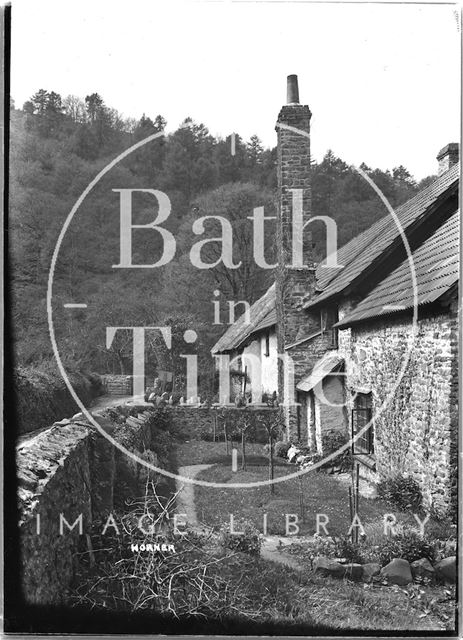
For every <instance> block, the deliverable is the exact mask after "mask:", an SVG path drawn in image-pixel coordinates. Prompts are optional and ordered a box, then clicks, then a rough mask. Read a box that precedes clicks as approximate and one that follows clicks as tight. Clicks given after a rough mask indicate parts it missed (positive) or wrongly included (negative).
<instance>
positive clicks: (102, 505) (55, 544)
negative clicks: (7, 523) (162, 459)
mask: <svg viewBox="0 0 463 640" xmlns="http://www.w3.org/2000/svg"><path fill="white" fill-rule="evenodd" d="M153 415H154V410H153V409H149V408H147V407H146V406H141V407H138V408H137V407H134V406H130V405H128V406H125V407H119V408H114V409H111V410H109V411H106V412H98V413H95V414H93V416H94V417H95V419H96V420H97V422H98V423H99V424H100V426H101V427H102V428H103V429H104V430H105V431H107V432H108V433H110V434H111V436H112V437H113V438H114V439H115V440H116V441H117V442H119V443H121V444H123V445H124V447H126V448H127V449H128V450H129V451H133V452H135V453H136V454H137V455H138V456H139V457H143V456H144V455H145V451H146V450H147V449H149V447H150V446H151V444H152V443H151V432H152V428H153V427H155V424H153ZM154 461H155V460H154ZM142 468H143V467H142V465H140V464H139V463H137V462H136V461H134V460H132V459H131V458H130V457H129V456H127V455H126V454H125V453H122V452H120V451H119V450H118V449H116V447H114V445H113V444H112V443H111V442H109V441H108V440H107V439H106V438H105V437H104V436H102V435H101V434H100V433H99V431H98V430H97V429H96V428H95V427H94V426H92V425H91V424H89V423H88V422H86V421H85V419H84V418H83V417H82V415H81V414H80V415H78V416H76V417H75V418H74V419H72V420H62V421H61V422H58V423H55V424H54V425H53V426H52V427H50V428H48V429H46V430H44V431H41V432H39V433H38V434H37V435H35V436H34V437H31V438H29V439H27V440H24V441H23V442H22V443H21V444H19V445H18V447H17V477H18V510H19V514H20V521H19V538H20V556H21V558H20V562H21V571H20V573H21V583H22V592H23V596H24V598H25V600H26V602H28V603H30V604H53V603H59V602H61V600H62V599H63V597H64V595H65V593H66V591H67V589H68V588H69V585H70V584H71V581H72V577H73V575H74V571H75V553H76V551H77V549H78V545H79V538H82V535H84V536H85V535H86V531H87V532H88V531H89V528H90V525H91V523H92V521H94V520H95V519H96V518H101V517H102V516H103V515H104V514H107V513H109V512H111V511H112V509H113V505H114V488H115V487H116V486H117V482H118V479H120V476H121V475H122V476H123V477H124V479H125V480H126V479H127V478H128V477H129V478H132V481H133V485H134V486H136V482H137V480H138V479H139V476H140V473H141V469H142ZM63 518H65V521H64V520H63ZM67 523H68V524H67ZM70 527H72V529H70Z"/></svg>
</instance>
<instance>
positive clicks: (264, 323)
mask: <svg viewBox="0 0 463 640" xmlns="http://www.w3.org/2000/svg"><path fill="white" fill-rule="evenodd" d="M249 319H250V322H246V320H247V317H246V313H243V315H241V316H240V317H239V318H238V320H237V321H236V322H234V323H233V324H232V325H230V326H229V327H228V329H227V331H225V333H224V334H223V336H222V337H221V338H220V339H219V340H218V341H217V342H216V343H215V345H214V346H213V347H212V349H211V352H212V354H215V353H224V352H226V351H233V350H234V349H237V348H238V347H239V346H240V345H241V344H242V343H243V342H244V341H245V340H246V339H247V338H248V337H249V336H250V335H252V334H253V333H256V332H257V331H261V330H262V329H266V328H267V327H271V326H273V325H275V324H276V320H277V317H276V309H275V283H273V284H272V285H271V286H270V287H269V289H268V290H267V291H266V292H265V293H264V295H263V296H262V297H261V298H259V300H256V302H254V304H253V305H251V308H250V309H249Z"/></svg>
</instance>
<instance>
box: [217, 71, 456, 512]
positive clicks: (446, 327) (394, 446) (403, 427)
mask: <svg viewBox="0 0 463 640" xmlns="http://www.w3.org/2000/svg"><path fill="white" fill-rule="evenodd" d="M310 118H311V113H310V110H309V107H308V106H305V105H301V104H299V100H298V90H297V78H296V77H295V76H290V77H289V78H288V104H287V105H285V106H284V107H283V108H282V109H281V111H280V114H279V117H278V121H277V126H276V129H277V134H278V185H279V186H278V188H279V212H278V232H277V233H278V237H277V243H278V267H277V270H276V282H275V285H272V287H271V288H270V289H269V290H268V291H267V293H266V294H265V295H264V296H263V297H262V298H261V299H260V300H258V301H257V302H256V303H255V304H254V305H253V306H252V307H251V311H250V316H251V322H248V323H244V322H243V318H240V319H239V320H238V321H237V322H236V323H235V324H234V325H232V326H231V327H230V328H229V329H228V330H227V332H226V333H225V334H224V335H223V336H222V338H221V339H220V341H219V342H218V343H217V344H216V345H215V347H214V350H213V352H214V353H215V354H219V353H225V352H229V353H233V354H234V356H240V357H243V356H244V361H246V357H245V356H246V349H248V350H251V351H252V352H253V353H254V354H256V355H257V354H260V358H261V360H262V362H263V365H262V371H265V374H264V375H263V374H256V375H257V378H256V377H255V376H254V378H253V372H252V373H251V386H252V389H253V396H254V399H257V397H258V394H259V393H262V391H264V390H265V391H271V390H272V389H271V386H272V385H274V386H278V393H279V397H280V400H282V402H283V404H284V406H285V412H286V422H287V436H288V437H290V438H294V439H298V440H300V441H303V442H305V443H307V444H308V445H309V446H311V447H313V448H316V449H318V450H319V451H320V452H322V448H323V437H322V436H323V432H324V431H327V430H333V429H335V430H340V431H343V432H345V433H346V434H348V435H349V436H351V437H352V438H353V450H354V453H355V454H356V457H357V459H358V460H360V462H361V464H362V469H363V473H364V475H365V476H367V477H370V478H371V479H373V480H378V479H381V478H385V477H388V476H392V475H398V474H402V475H408V476H411V477H413V478H415V479H416V480H417V482H418V483H419V485H420V488H421V491H422V493H423V497H424V501H425V505H426V506H427V507H428V508H431V509H434V510H435V511H436V512H438V513H446V512H448V511H449V510H451V509H452V508H453V507H452V505H455V504H456V495H457V478H456V469H457V461H458V454H457V438H458V406H457V405H458V352H457V349H458V281H459V280H458V274H459V259H458V256H459V242H460V214H459V209H458V189H459V173H460V168H459V161H458V160H459V159H458V145H457V144H455V143H451V144H449V145H447V146H446V147H444V148H443V149H442V150H441V151H440V153H439V154H438V161H439V175H438V177H437V179H436V180H435V181H434V182H433V183H432V184H430V185H429V186H428V187H426V188H425V189H423V190H422V191H420V192H419V193H418V194H417V195H416V196H414V197H413V198H412V199H411V200H409V201H408V202H406V203H405V204H403V205H401V206H400V207H399V208H398V209H397V210H396V211H395V212H394V214H393V215H392V214H391V213H388V214H387V215H385V216H384V218H382V219H381V220H379V221H378V222H376V223H375V224H373V225H372V226H371V227H370V228H369V229H367V230H366V231H364V232H363V233H361V234H360V235H359V236H357V237H356V238H354V239H353V240H351V241H350V242H349V243H348V244H347V245H345V246H344V247H342V248H341V249H340V250H339V251H338V252H337V263H338V266H334V267H333V266H329V264H327V261H325V262H324V263H322V264H318V265H315V264H314V263H313V258H312V248H311V247H312V245H311V242H310V228H308V229H307V228H305V229H304V242H303V248H302V253H303V262H302V264H297V265H296V266H294V260H293V259H291V256H293V255H294V254H293V251H294V250H293V242H294V235H295V234H294V220H295V217H294V215H295V214H294V213H293V212H294V210H295V209H297V212H296V213H297V215H299V216H302V221H303V225H304V226H305V225H307V222H308V221H309V220H310V218H311V181H310ZM269 345H272V346H271V348H270V349H269V348H266V347H267V346H269ZM278 354H280V357H278ZM282 354H287V355H288V356H289V358H288V359H287V360H285V357H281V356H282ZM288 361H290V363H291V364H290V369H291V370H290V371H289V370H288ZM256 369H257V368H256ZM289 377H291V378H292V377H294V385H293V384H290V385H288V379H289ZM292 386H294V387H295V392H294V394H293V391H292V388H291V387H292Z"/></svg>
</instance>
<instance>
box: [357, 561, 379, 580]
mask: <svg viewBox="0 0 463 640" xmlns="http://www.w3.org/2000/svg"><path fill="white" fill-rule="evenodd" d="M380 573H381V565H380V564H379V562H367V563H366V564H364V565H363V566H362V577H363V580H365V582H370V580H371V579H372V578H374V577H375V576H379V574H380Z"/></svg>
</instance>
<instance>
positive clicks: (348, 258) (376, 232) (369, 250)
mask: <svg viewBox="0 0 463 640" xmlns="http://www.w3.org/2000/svg"><path fill="white" fill-rule="evenodd" d="M459 175H460V163H458V164H456V165H454V166H453V167H451V168H450V169H449V170H448V171H446V172H444V173H443V174H442V175H441V176H439V177H438V178H437V179H436V180H434V182H432V183H431V184H430V185H429V186H428V187H426V188H425V189H422V190H421V191H420V192H419V193H417V194H416V196H414V197H413V198H411V199H410V200H408V201H407V202H405V203H404V204H403V205H401V206H400V207H398V208H397V209H396V211H395V214H396V216H397V218H398V220H399V223H400V225H401V227H402V229H403V230H404V231H407V229H409V228H410V226H411V225H413V224H415V223H417V224H418V223H419V222H420V221H421V220H422V219H423V218H424V217H425V216H426V213H427V211H428V209H429V207H431V206H432V205H434V204H435V203H436V201H437V200H438V199H439V198H443V199H444V198H445V197H447V195H448V193H449V191H450V190H451V189H455V190H456V189H458V178H459ZM397 240H398V241H401V237H400V232H399V229H398V227H397V225H396V224H395V222H394V220H393V218H392V216H391V215H389V214H387V215H386V216H384V218H381V219H380V220H378V221H377V222H375V223H374V224H373V225H372V226H371V227H369V228H368V229H366V230H365V231H364V232H363V233H361V234H359V235H358V236H356V237H355V238H353V239H352V240H350V241H349V242H348V243H347V244H346V245H344V246H343V247H342V248H341V249H339V251H338V255H337V261H338V263H339V264H341V265H343V268H342V269H334V268H328V267H323V266H322V265H319V266H318V267H317V271H316V275H317V289H318V290H321V293H320V294H319V295H317V296H315V297H312V298H310V299H307V301H306V303H305V305H304V307H305V308H309V307H312V306H315V305H316V304H318V303H320V302H321V301H323V300H327V299H328V298H331V297H332V296H335V295H336V294H339V293H341V292H342V291H343V290H344V289H345V288H346V287H348V286H349V285H350V284H351V283H352V282H353V281H354V280H355V279H356V278H357V277H358V276H359V275H360V274H361V273H362V272H363V271H365V269H367V268H368V267H370V266H371V265H372V263H373V262H374V260H375V259H377V258H378V257H379V256H381V254H382V253H383V252H384V251H385V250H386V249H388V248H389V247H390V246H391V245H392V243H393V242H394V241H397Z"/></svg>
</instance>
